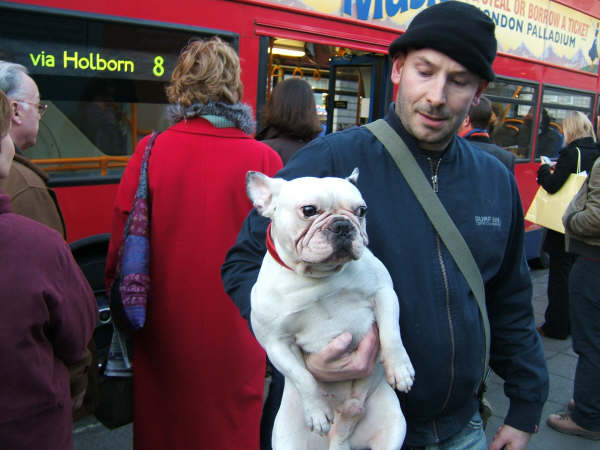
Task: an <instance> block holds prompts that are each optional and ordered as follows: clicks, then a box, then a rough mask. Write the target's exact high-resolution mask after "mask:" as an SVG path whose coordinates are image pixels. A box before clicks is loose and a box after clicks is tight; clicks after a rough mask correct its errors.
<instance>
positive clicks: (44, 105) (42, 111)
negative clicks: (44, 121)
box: [15, 100, 48, 117]
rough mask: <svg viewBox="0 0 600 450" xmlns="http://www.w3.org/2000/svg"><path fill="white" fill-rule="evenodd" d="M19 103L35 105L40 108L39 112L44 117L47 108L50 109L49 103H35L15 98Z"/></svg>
mask: <svg viewBox="0 0 600 450" xmlns="http://www.w3.org/2000/svg"><path fill="white" fill-rule="evenodd" d="M15 101H16V102H18V103H27V104H28V105H31V106H35V107H36V108H37V110H38V113H39V114H40V117H42V116H43V115H44V114H46V110H47V109H48V105H46V104H45V103H34V102H28V101H26V100H15Z"/></svg>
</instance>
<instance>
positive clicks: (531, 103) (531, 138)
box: [483, 75, 541, 164]
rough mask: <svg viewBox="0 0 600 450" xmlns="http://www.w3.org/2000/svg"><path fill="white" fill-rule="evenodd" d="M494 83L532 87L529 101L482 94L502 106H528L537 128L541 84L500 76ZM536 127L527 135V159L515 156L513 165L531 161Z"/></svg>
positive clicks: (497, 76)
mask: <svg viewBox="0 0 600 450" xmlns="http://www.w3.org/2000/svg"><path fill="white" fill-rule="evenodd" d="M494 82H503V83H506V84H515V85H522V86H529V87H532V88H533V90H534V92H533V98H532V100H531V101H525V100H518V99H514V98H512V97H503V96H500V95H495V94H489V93H488V92H487V89H486V91H485V92H484V93H483V94H484V95H485V96H486V97H487V98H488V99H489V100H490V101H491V102H492V103H494V102H497V103H503V104H511V105H528V106H530V107H533V110H534V111H535V116H534V119H535V123H536V126H537V118H538V117H537V112H538V105H539V101H540V99H541V97H540V95H541V83H539V82H535V81H531V80H527V79H524V78H516V77H507V76H502V75H496V77H495V79H494ZM535 129H536V127H531V129H530V130H529V132H530V135H529V147H530V148H529V154H528V156H527V157H525V158H519V157H518V156H517V155H515V156H517V157H516V158H515V163H516V164H523V163H528V162H531V161H532V157H533V156H534V153H535V151H534V148H535V147H534V145H535V142H534V137H535V136H534V131H535Z"/></svg>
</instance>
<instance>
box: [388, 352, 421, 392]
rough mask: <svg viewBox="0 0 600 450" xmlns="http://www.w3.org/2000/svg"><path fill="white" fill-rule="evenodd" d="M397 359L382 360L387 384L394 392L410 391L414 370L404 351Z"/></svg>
mask: <svg viewBox="0 0 600 450" xmlns="http://www.w3.org/2000/svg"><path fill="white" fill-rule="evenodd" d="M401 353H402V354H401V355H400V357H399V358H389V359H387V360H386V358H384V359H383V365H384V367H385V374H386V379H387V382H388V383H389V384H390V385H391V386H392V387H393V388H394V389H396V390H398V391H402V392H408V391H410V388H411V387H412V385H413V381H414V379H415V369H414V368H413V365H412V363H411V362H410V359H409V357H408V354H407V353H406V351H402V352H401Z"/></svg>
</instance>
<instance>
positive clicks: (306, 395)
mask: <svg viewBox="0 0 600 450" xmlns="http://www.w3.org/2000/svg"><path fill="white" fill-rule="evenodd" d="M265 348H266V351H267V354H268V355H269V359H270V360H271V362H272V363H273V365H274V366H275V367H276V368H277V370H279V371H280V372H281V373H282V374H283V375H284V376H285V379H286V383H287V382H291V383H292V384H293V385H294V387H295V388H296V390H297V391H298V393H299V394H300V398H301V399H302V405H303V407H304V421H305V423H306V425H307V426H308V428H310V430H311V431H315V432H317V433H319V434H327V433H328V432H329V428H330V424H331V423H332V421H333V412H332V410H331V408H330V406H329V404H328V403H327V401H326V400H325V398H324V395H323V393H322V392H321V389H320V388H319V384H318V383H317V380H315V378H314V377H313V376H312V374H311V373H310V372H309V371H308V370H306V366H305V365H304V359H303V357H302V352H301V351H300V349H299V348H298V346H296V345H295V344H294V343H292V342H290V341H287V340H279V339H272V340H271V341H270V342H269V343H268V344H267V345H266V346H265Z"/></svg>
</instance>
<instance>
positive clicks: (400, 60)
mask: <svg viewBox="0 0 600 450" xmlns="http://www.w3.org/2000/svg"><path fill="white" fill-rule="evenodd" d="M405 61H406V54H405V53H403V52H400V53H398V54H397V55H396V57H395V58H394V61H393V63H392V75H391V76H390V78H391V80H392V83H394V84H400V78H401V74H402V67H403V66H404V62H405Z"/></svg>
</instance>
